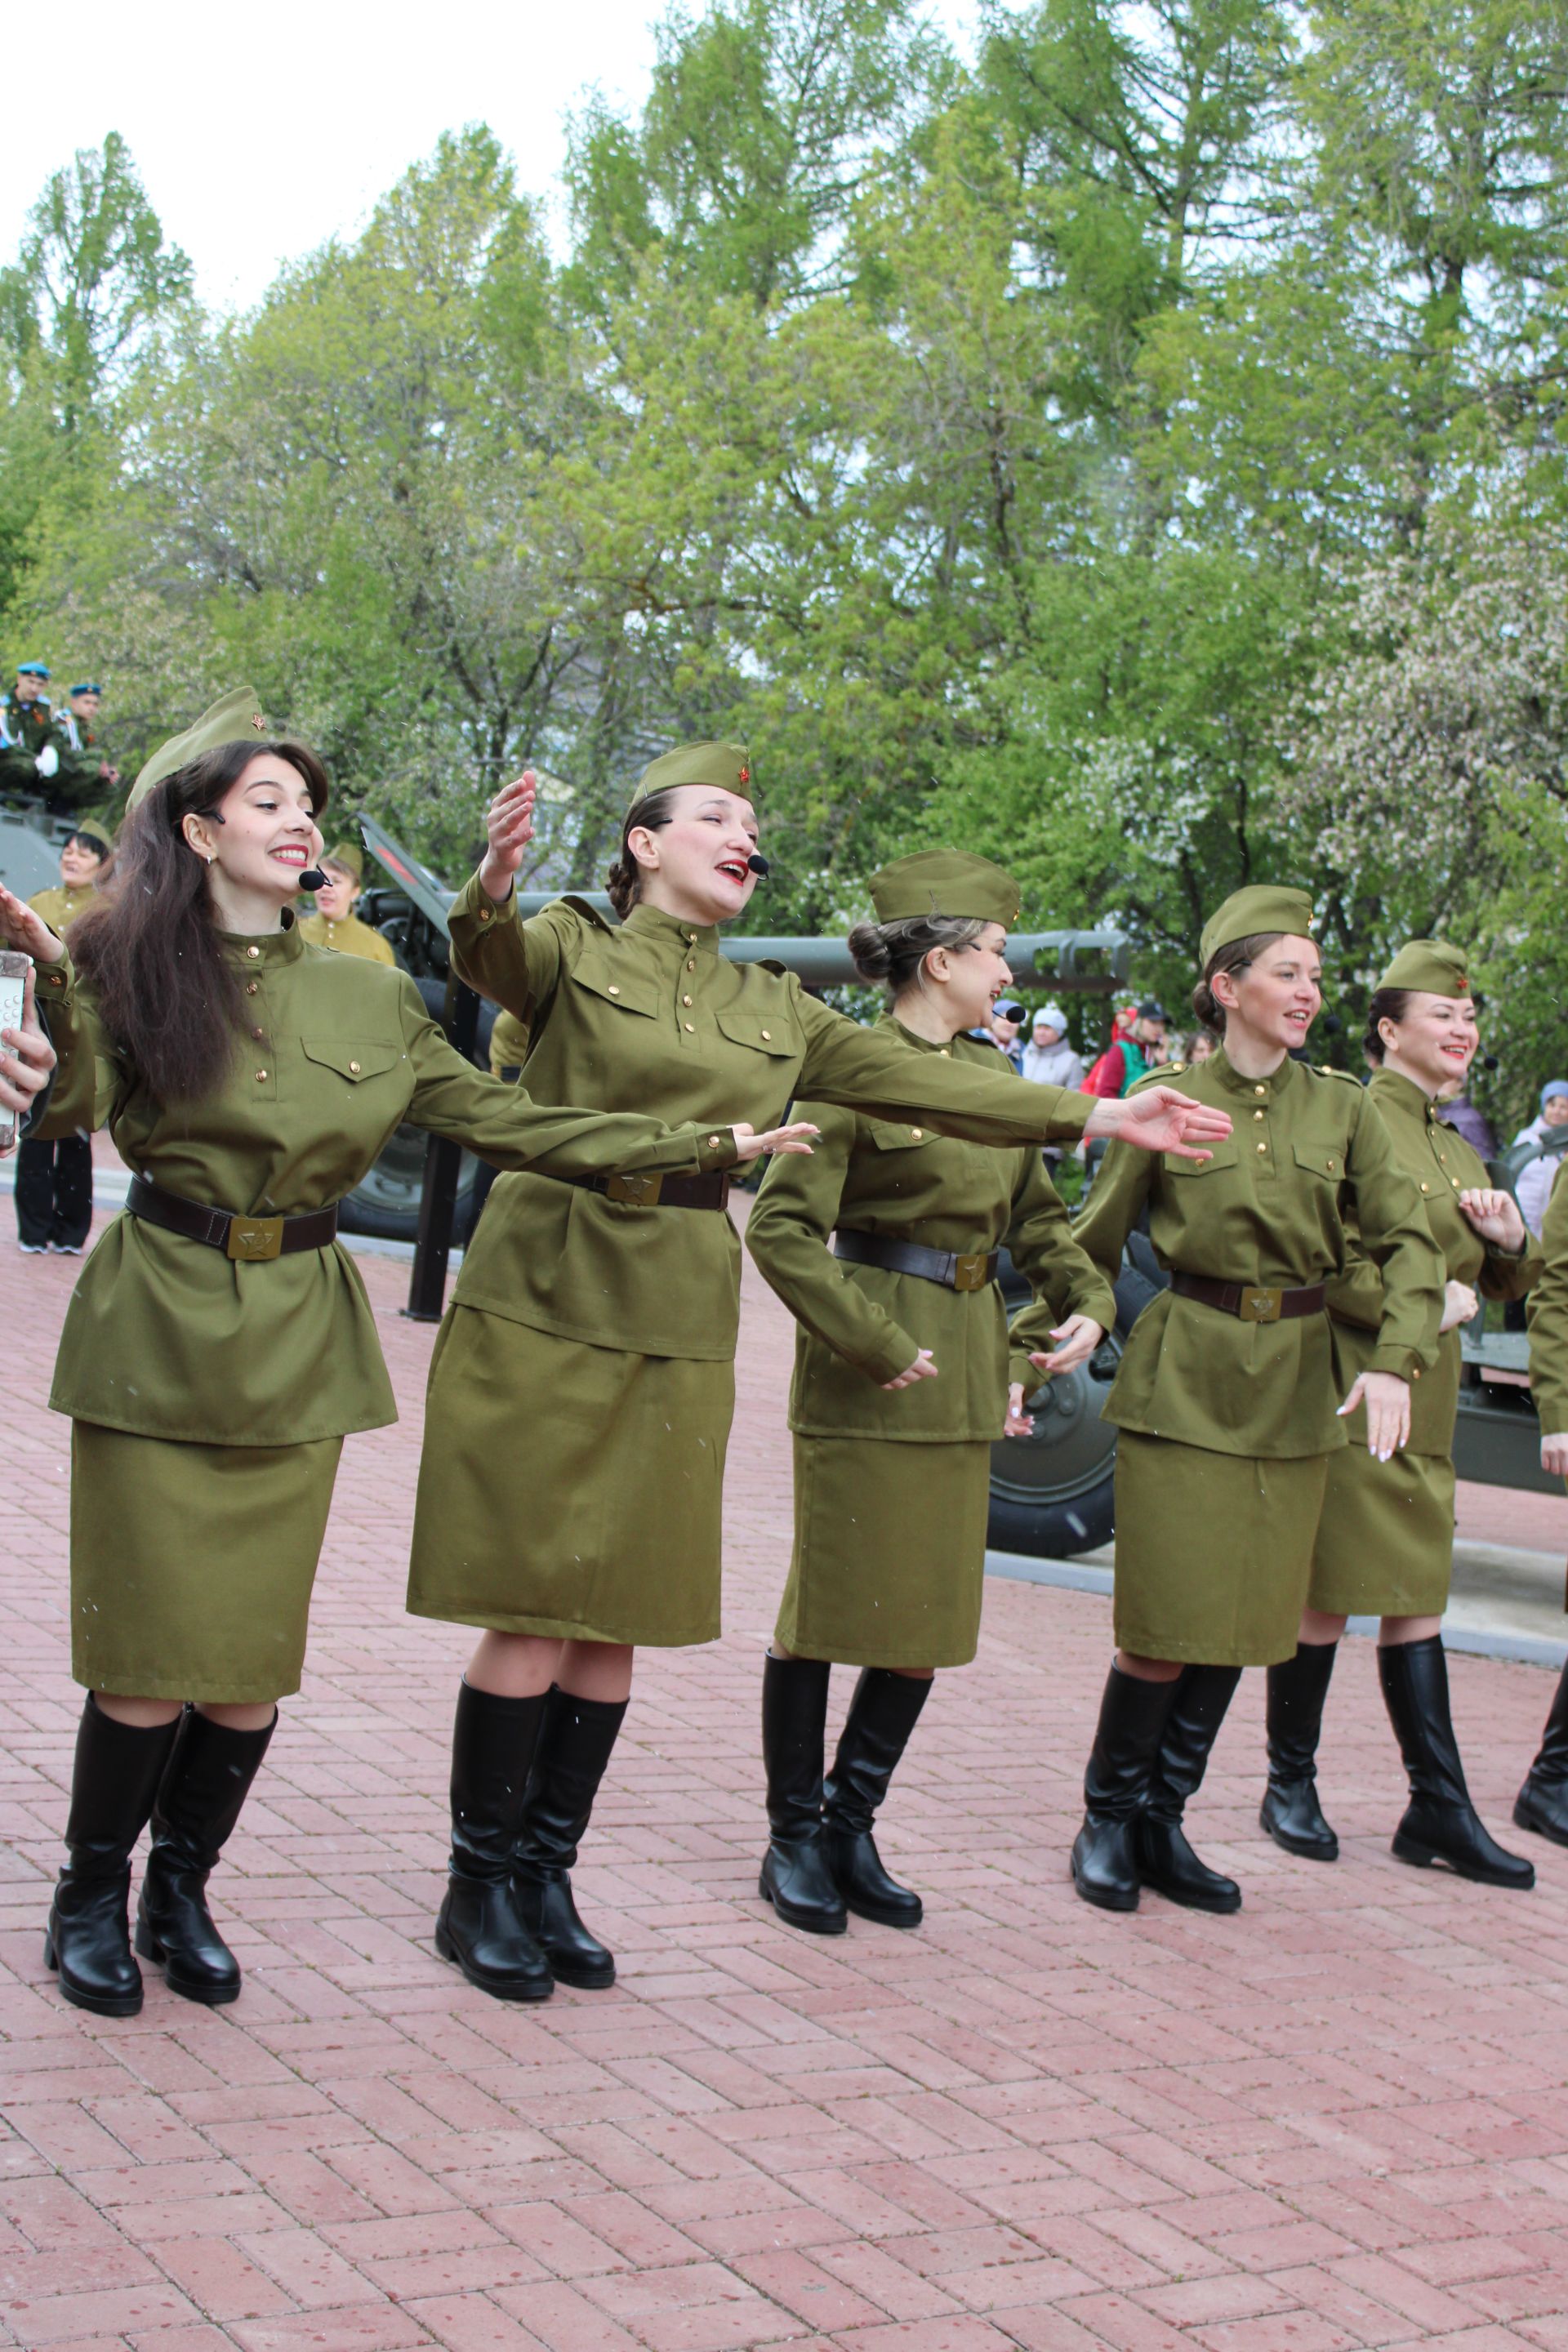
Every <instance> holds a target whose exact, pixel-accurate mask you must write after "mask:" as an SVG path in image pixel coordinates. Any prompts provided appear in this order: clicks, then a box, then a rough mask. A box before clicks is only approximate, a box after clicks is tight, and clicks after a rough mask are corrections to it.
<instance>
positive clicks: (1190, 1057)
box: [1184, 1029, 1219, 1070]
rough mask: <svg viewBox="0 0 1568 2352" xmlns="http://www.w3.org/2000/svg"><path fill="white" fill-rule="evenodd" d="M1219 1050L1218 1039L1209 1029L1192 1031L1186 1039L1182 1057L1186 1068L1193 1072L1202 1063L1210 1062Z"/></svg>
mask: <svg viewBox="0 0 1568 2352" xmlns="http://www.w3.org/2000/svg"><path fill="white" fill-rule="evenodd" d="M1218 1050H1219V1039H1218V1038H1217V1037H1216V1036H1215V1034H1214V1032H1213V1031H1212V1030H1211V1029H1194V1031H1193V1034H1192V1035H1191V1036H1190V1037H1189V1038H1188V1039H1187V1050H1186V1054H1185V1055H1184V1059H1185V1061H1186V1065H1187V1067H1188V1068H1189V1069H1190V1070H1195V1069H1196V1068H1197V1067H1198V1066H1199V1064H1200V1063H1202V1062H1212V1061H1213V1059H1214V1057H1215V1054H1216V1053H1217V1052H1218Z"/></svg>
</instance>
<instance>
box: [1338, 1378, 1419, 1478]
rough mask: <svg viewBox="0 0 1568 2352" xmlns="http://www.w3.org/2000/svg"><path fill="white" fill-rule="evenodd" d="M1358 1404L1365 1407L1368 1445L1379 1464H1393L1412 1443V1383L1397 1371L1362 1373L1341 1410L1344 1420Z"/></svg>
mask: <svg viewBox="0 0 1568 2352" xmlns="http://www.w3.org/2000/svg"><path fill="white" fill-rule="evenodd" d="M1358 1404H1364V1405H1365V1407H1366V1442H1367V1446H1368V1448H1369V1450H1370V1452H1371V1453H1372V1454H1373V1455H1374V1456H1375V1458H1376V1459H1377V1460H1378V1461H1379V1462H1390V1461H1392V1460H1393V1458H1394V1455H1395V1454H1397V1453H1398V1452H1399V1451H1400V1448H1401V1447H1402V1446H1405V1445H1408V1444H1409V1443H1410V1383H1409V1381H1402V1380H1401V1379H1400V1378H1399V1377H1398V1375H1397V1373H1394V1372H1363V1373H1362V1375H1361V1377H1360V1379H1359V1380H1358V1381H1356V1383H1355V1386H1354V1387H1353V1388H1352V1391H1351V1392H1350V1394H1349V1396H1348V1397H1346V1399H1345V1401H1344V1402H1343V1404H1342V1405H1341V1407H1340V1417H1341V1419H1343V1418H1344V1416H1345V1414H1346V1413H1347V1412H1354V1411H1355V1409H1356V1407H1357V1405H1358Z"/></svg>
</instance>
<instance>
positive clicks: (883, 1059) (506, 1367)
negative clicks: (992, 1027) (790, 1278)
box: [408, 875, 1094, 1647]
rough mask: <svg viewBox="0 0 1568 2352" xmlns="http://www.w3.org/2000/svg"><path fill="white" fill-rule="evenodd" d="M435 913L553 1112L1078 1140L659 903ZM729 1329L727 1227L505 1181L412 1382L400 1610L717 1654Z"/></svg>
mask: <svg viewBox="0 0 1568 2352" xmlns="http://www.w3.org/2000/svg"><path fill="white" fill-rule="evenodd" d="M448 919H449V922H450V925H451V934H452V955H453V961H454V963H455V965H456V967H457V970H458V971H459V973H460V974H461V975H462V977H463V978H464V979H465V980H466V981H468V982H469V983H470V985H472V986H473V987H476V988H478V989H479V990H481V991H482V992H483V993H484V994H486V995H487V996H489V997H491V998H493V999H494V1000H495V1002H496V1003H499V1004H500V1005H501V1006H503V1007H504V1009H505V1010H506V1011H507V1012H509V1013H512V1014H513V1015H514V1016H515V1017H516V1018H517V1019H518V1020H520V1021H521V1022H522V1023H523V1024H525V1026H526V1027H527V1028H528V1030H529V1031H530V1034H531V1038H532V1044H531V1050H530V1053H529V1057H528V1060H527V1063H526V1065H525V1077H526V1082H527V1084H528V1086H529V1087H531V1089H533V1090H535V1091H537V1090H539V1089H540V1088H541V1087H557V1088H559V1089H560V1091H561V1094H562V1096H563V1098H564V1099H566V1100H568V1101H572V1102H578V1103H584V1104H592V1105H596V1106H600V1107H602V1108H605V1109H613V1108H616V1107H618V1106H619V1105H620V1104H622V1103H628V1104H629V1103H639V1104H646V1105H647V1106H649V1107H651V1108H658V1109H663V1110H668V1111H670V1112H674V1111H676V1110H677V1109H678V1108H679V1113H680V1115H682V1116H688V1117H692V1116H695V1117H698V1118H711V1119H713V1120H715V1121H718V1120H720V1119H722V1120H725V1121H729V1120H735V1119H746V1120H749V1121H750V1122H751V1123H752V1126H754V1127H757V1128H759V1129H762V1128H767V1127H772V1126H773V1125H775V1124H776V1123H777V1122H778V1120H779V1119H780V1118H781V1116H782V1114H783V1112H784V1108H785V1107H786V1105H787V1104H788V1103H789V1102H790V1100H791V1099H792V1097H795V1096H796V1095H807V1096H810V1097H812V1098H813V1099H819V1100H822V1101H825V1102H830V1103H838V1104H842V1105H846V1106H848V1107H850V1108H864V1109H866V1110H868V1111H871V1112H875V1113H879V1114H884V1115H886V1116H887V1117H889V1118H905V1119H907V1120H910V1121H911V1122H915V1123H921V1124H924V1123H929V1124H931V1125H932V1126H935V1127H940V1128H942V1129H943V1130H944V1131H945V1132H948V1133H952V1134H956V1135H960V1136H963V1137H967V1138H968V1139H971V1140H973V1141H974V1142H977V1143H986V1144H996V1145H1002V1146H1008V1145H1023V1144H1026V1143H1034V1144H1036V1145H1038V1144H1040V1143H1044V1142H1047V1141H1049V1140H1052V1139H1057V1140H1062V1141H1067V1140H1076V1139H1077V1138H1078V1137H1079V1136H1080V1135H1081V1134H1082V1132H1083V1128H1084V1124H1085V1121H1086V1120H1087V1119H1088V1118H1089V1115H1090V1113H1091V1111H1092V1109H1093V1108H1094V1106H1093V1104H1092V1103H1091V1102H1090V1101H1089V1098H1088V1097H1086V1096H1083V1095H1074V1094H1068V1093H1064V1092H1062V1091H1059V1090H1058V1089H1057V1088H1055V1087H1031V1086H1026V1085H1025V1083H1024V1082H1023V1080H1022V1079H1019V1078H1015V1077H1013V1076H1011V1075H1010V1074H1009V1073H1008V1072H1007V1071H1006V1070H1005V1068H1004V1067H1002V1066H1000V1065H999V1064H998V1065H997V1066H995V1067H994V1068H993V1067H980V1066H971V1065H970V1064H968V1063H964V1064H963V1065H961V1064H960V1063H958V1062H957V1061H954V1060H952V1059H943V1058H942V1057H940V1056H938V1055H930V1056H924V1055H913V1054H910V1052H909V1050H908V1048H907V1046H906V1045H904V1044H902V1043H901V1042H900V1039H899V1038H898V1037H897V1036H895V1035H892V1034H889V1032H888V1031H887V1030H885V1029H864V1028H860V1027H858V1026H857V1024H855V1023H854V1022H852V1021H848V1020H846V1019H845V1017H844V1016H843V1014H842V1013H834V1012H831V1011H830V1010H829V1009H828V1007H827V1006H826V1005H824V1004H821V1003H817V1002H816V1000H815V999H814V998H812V997H810V996H808V995H807V994H806V993H805V990H804V989H803V988H802V987H801V985H800V983H799V982H798V981H797V980H796V979H795V977H794V975H793V974H791V973H788V972H785V971H781V970H779V969H777V968H776V967H773V966H767V965H762V964H736V963H731V962H728V961H725V960H724V958H722V957H721V954H720V952H719V934H718V931H717V930H716V929H696V928H693V927H691V926H689V925H686V924H682V923H679V922H677V921H676V920H675V919H674V918H673V917H672V916H669V915H667V914H664V913H662V912H660V911H659V910H658V908H654V907H650V906H647V905H639V906H637V907H634V908H633V909H632V912H631V915H630V918H629V919H628V920H627V921H626V923H625V924H624V925H623V926H622V927H621V928H620V929H612V928H611V926H610V925H609V924H607V923H606V922H605V921H604V920H603V919H602V918H601V917H600V916H598V915H597V914H595V912H594V910H593V909H592V908H589V907H587V906H585V905H584V904H583V903H582V902H581V901H580V900H575V899H571V898H564V899H558V900H556V901H555V902H554V903H553V904H552V905H551V906H549V907H546V908H544V909H543V911H542V913H540V914H538V915H536V916H535V917H533V919H531V921H529V922H520V921H519V920H518V919H517V914H516V901H515V899H509V900H508V901H507V903H506V904H505V905H504V906H500V907H492V906H491V904H490V902H489V899H488V898H486V897H485V895H484V891H483V889H482V887H481V886H480V883H479V877H478V876H477V875H476V876H475V877H473V878H472V879H471V880H470V881H469V883H468V886H467V887H465V888H464V889H463V890H462V891H460V892H459V894H458V898H456V900H455V901H454V903H453V905H452V907H451V908H450V910H449V916H448ZM739 1311H740V1246H739V1244H738V1242H737V1239H736V1235H735V1231H734V1228H733V1226H732V1225H731V1222H730V1220H729V1218H728V1217H727V1216H724V1215H720V1214H716V1213H712V1212H710V1211H706V1210H701V1209H682V1208H674V1207H651V1206H638V1205H635V1204H633V1203H630V1202H619V1201H611V1200H607V1199H605V1198H604V1197H603V1196H601V1195H599V1194H596V1193H594V1192H584V1191H574V1190H571V1189H569V1188H566V1187H564V1186H560V1185H551V1184H547V1183H544V1182H542V1181H540V1180H538V1179H536V1178H534V1177H531V1176H527V1175H522V1176H503V1177H501V1178H500V1181H498V1183H497V1184H496V1186H495V1189H494V1191H493V1192H491V1194H490V1197H489V1202H488V1203H487V1204H486V1208H485V1213H484V1216H483V1219H482V1220H481V1222H480V1223H479V1229H478V1232H477V1233H476V1234H475V1236H474V1240H473V1243H472V1244H471V1246H470V1247H469V1249H468V1252H467V1254H466V1255H465V1257H464V1260H463V1266H462V1272H461V1274H460V1275H459V1276H458V1283H457V1286H456V1289H455V1291H454V1294H453V1303H452V1306H451V1307H450V1309H449V1310H448V1313H447V1320H446V1322H445V1324H444V1326H443V1328H442V1331H441V1335H440V1338H439V1340H438V1341H437V1350H436V1357H435V1360H434V1362H433V1364H432V1366H431V1374H430V1392H429V1400H428V1408H427V1413H426V1443H425V1450H424V1455H423V1458H422V1462H421V1467H420V1481H419V1499H418V1505H417V1508H416V1517H415V1529H414V1554H413V1564H412V1570H411V1574H410V1580H409V1594H408V1605H409V1607H410V1609H411V1610H413V1611H414V1612H416V1614H417V1615H421V1616H428V1617H439V1618H445V1619H448V1620H452V1621H455V1622H459V1623H463V1624H470V1625H485V1626H491V1627H494V1628H496V1629H497V1630H499V1631H501V1632H506V1633H541V1634H554V1635H564V1636H574V1637H581V1638H583V1639H585V1640H590V1641H604V1642H628V1643H653V1644H656V1645H662V1646H666V1647H671V1646H676V1645H679V1644H683V1643H689V1642H701V1641H710V1640H712V1639H713V1638H714V1637H715V1636H716V1635H717V1634H718V1633H719V1630H720V1502H721V1493H722V1486H723V1471H724V1453H725V1447H726V1444H727V1442H728V1438H729V1430H730V1421H731V1412H732V1410H733V1403H734V1371H733V1359H734V1352H735V1337H736V1328H737V1322H738V1318H739Z"/></svg>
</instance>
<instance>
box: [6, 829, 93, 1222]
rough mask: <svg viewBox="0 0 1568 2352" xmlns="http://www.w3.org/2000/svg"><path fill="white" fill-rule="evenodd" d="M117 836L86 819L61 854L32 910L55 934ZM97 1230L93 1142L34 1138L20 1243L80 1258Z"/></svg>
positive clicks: (24, 1168) (21, 1175)
mask: <svg viewBox="0 0 1568 2352" xmlns="http://www.w3.org/2000/svg"><path fill="white" fill-rule="evenodd" d="M113 864H114V836H113V835H112V834H111V833H110V831H109V828H108V826H107V825H102V824H98V823H97V822H96V820H94V819H92V818H89V817H84V818H83V819H82V820H81V821H80V823H79V824H78V825H77V828H76V830H75V832H74V833H73V834H72V835H70V837H69V839H68V841H67V842H66V844H65V846H64V847H63V848H62V850H61V851H60V879H59V887H58V889H55V890H40V891H39V892H38V894H37V898H29V899H28V901H27V904H28V905H29V907H31V908H32V910H33V912H34V914H35V915H41V916H42V917H43V919H44V920H45V922H46V923H47V924H48V926H49V928H50V929H51V930H55V931H61V932H63V931H64V930H66V929H67V928H68V925H70V924H71V923H74V922H75V920H76V919H77V917H78V916H79V915H80V914H82V913H84V912H85V911H86V909H87V908H89V907H90V906H91V905H92V903H93V900H94V899H95V898H97V896H98V894H99V892H100V890H101V889H102V887H103V886H104V884H105V883H106V882H107V881H108V879H109V877H110V869H111V868H112V866H113ZM91 1227H92V1142H91V1139H90V1138H89V1137H88V1136H86V1135H62V1136H58V1137H57V1138H56V1139H55V1140H54V1141H53V1142H50V1143H46V1142H45V1141H44V1140H43V1139H42V1138H41V1137H37V1136H34V1137H30V1138H28V1139H27V1140H26V1142H24V1143H23V1145H22V1148H21V1150H19V1151H18V1153H17V1155H16V1238H17V1241H18V1243H19V1244H20V1245H21V1247H22V1248H23V1249H24V1250H25V1251H26V1252H27V1253H28V1255H32V1256H37V1255H39V1254H40V1253H41V1252H43V1251H45V1250H56V1251H58V1253H59V1255H61V1256H62V1257H79V1256H80V1255H81V1252H82V1244H84V1243H85V1241H86V1240H87V1237H88V1234H89V1232H90V1230H91Z"/></svg>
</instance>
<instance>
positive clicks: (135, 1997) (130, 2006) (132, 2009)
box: [44, 1934, 143, 2017]
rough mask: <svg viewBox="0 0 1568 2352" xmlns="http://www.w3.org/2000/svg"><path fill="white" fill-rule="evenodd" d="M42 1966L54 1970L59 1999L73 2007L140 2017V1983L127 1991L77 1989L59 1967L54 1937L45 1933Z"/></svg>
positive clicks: (104, 2014)
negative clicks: (132, 1990)
mask: <svg viewBox="0 0 1568 2352" xmlns="http://www.w3.org/2000/svg"><path fill="white" fill-rule="evenodd" d="M44 1966H45V1968H47V1969H52V1970H53V1971H54V1974H55V1977H56V1979H58V1984H59V1990H60V1998H61V2000H68V2001H69V2003H70V2005H71V2007H72V2008H73V2009H87V2010H90V2011H92V2014H93V2015H94V2017H140V2015H141V2014H142V1993H143V1988H142V1986H141V1985H138V1986H137V1988H136V1990H135V1991H134V1992H127V1993H97V1992H80V1991H79V1990H78V1989H77V1987H76V1986H75V1985H73V1984H72V1983H71V1981H70V1979H69V1978H68V1977H67V1976H66V1975H65V1973H64V1972H63V1970H62V1969H61V1968H60V1964H59V1960H58V1958H57V1957H56V1953H55V1939H54V1937H52V1936H51V1935H47V1934H46V1936H45V1937H44Z"/></svg>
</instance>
